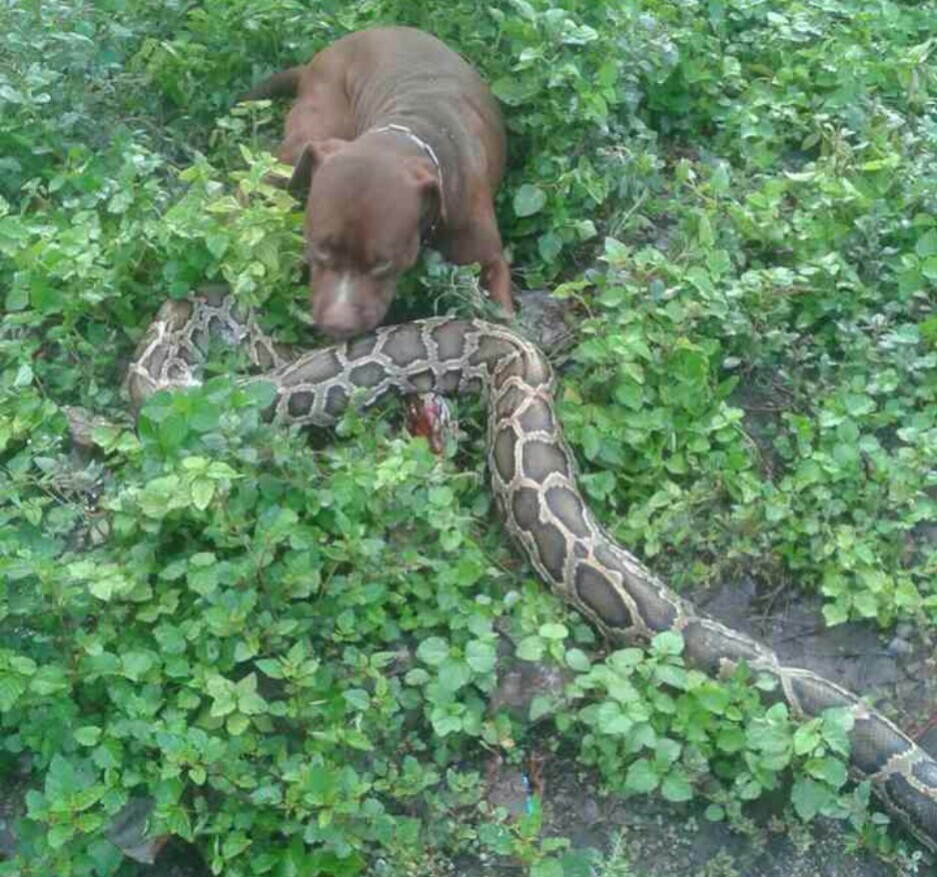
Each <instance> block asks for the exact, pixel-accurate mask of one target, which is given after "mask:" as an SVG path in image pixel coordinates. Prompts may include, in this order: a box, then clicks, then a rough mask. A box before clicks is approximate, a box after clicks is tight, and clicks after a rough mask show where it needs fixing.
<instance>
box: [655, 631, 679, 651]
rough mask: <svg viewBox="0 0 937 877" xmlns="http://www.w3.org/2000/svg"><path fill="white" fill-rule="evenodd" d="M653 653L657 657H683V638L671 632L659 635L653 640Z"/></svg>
mask: <svg viewBox="0 0 937 877" xmlns="http://www.w3.org/2000/svg"><path fill="white" fill-rule="evenodd" d="M651 652H652V653H653V654H655V655H682V654H683V637H682V636H680V634H679V633H677V632H676V631H671V630H666V631H664V632H663V633H659V634H657V636H655V637H654V639H653V640H651Z"/></svg>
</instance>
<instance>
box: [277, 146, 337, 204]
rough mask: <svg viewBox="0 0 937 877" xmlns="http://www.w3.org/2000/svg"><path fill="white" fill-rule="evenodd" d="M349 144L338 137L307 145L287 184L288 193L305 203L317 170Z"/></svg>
mask: <svg viewBox="0 0 937 877" xmlns="http://www.w3.org/2000/svg"><path fill="white" fill-rule="evenodd" d="M347 144H348V141H347V140H339V139H338V138H337V137H333V138H331V139H330V140H316V141H310V142H309V143H307V144H306V146H305V148H304V149H303V151H302V155H300V156H299V161H297V162H296V167H295V168H293V176H291V177H290V181H289V183H288V184H287V187H286V188H287V191H288V192H289V193H290V194H291V195H292V196H293V197H294V198H295V199H296V200H297V201H302V202H304V203H305V201H306V197H307V196H308V195H309V186H310V185H312V175H313V174H314V173H315V172H316V169H317V168H318V167H319V166H320V165H321V164H322V163H323V162H324V161H328V159H329V158H330V157H331V156H333V155H335V153H336V152H339V151H341V150H342V149H343V148H344V147H345V146H346V145H347Z"/></svg>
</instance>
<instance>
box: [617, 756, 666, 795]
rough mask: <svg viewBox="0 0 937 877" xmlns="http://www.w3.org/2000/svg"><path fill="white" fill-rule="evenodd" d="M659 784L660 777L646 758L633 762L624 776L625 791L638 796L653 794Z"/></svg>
mask: <svg viewBox="0 0 937 877" xmlns="http://www.w3.org/2000/svg"><path fill="white" fill-rule="evenodd" d="M659 783H660V777H659V776H658V775H657V772H656V771H655V770H654V767H653V765H652V764H651V762H649V761H648V760H647V759H646V758H639V759H638V760H637V761H636V762H634V764H632V765H631V766H630V767H629V768H628V773H627V775H626V776H625V789H626V790H627V791H629V792H636V793H638V794H646V793H647V792H653V791H654V789H656V788H657V786H658V785H659Z"/></svg>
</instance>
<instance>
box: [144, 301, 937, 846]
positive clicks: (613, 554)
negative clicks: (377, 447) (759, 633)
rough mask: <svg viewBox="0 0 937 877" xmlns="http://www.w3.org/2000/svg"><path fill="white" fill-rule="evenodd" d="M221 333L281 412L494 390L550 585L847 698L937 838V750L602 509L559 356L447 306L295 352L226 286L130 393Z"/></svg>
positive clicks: (600, 614)
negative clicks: (636, 552)
mask: <svg viewBox="0 0 937 877" xmlns="http://www.w3.org/2000/svg"><path fill="white" fill-rule="evenodd" d="M212 333H215V334H218V335H220V336H222V337H224V338H225V339H226V340H227V341H228V342H230V343H233V344H238V345H243V346H244V347H246V348H247V350H248V352H249V354H250V358H251V360H252V362H253V363H254V364H255V365H257V366H258V367H259V368H261V369H263V370H264V373H263V375H262V377H263V379H265V380H268V381H270V382H271V383H272V384H273V385H274V386H275V387H276V390H277V397H276V400H275V402H274V403H273V406H272V414H273V416H274V417H275V418H276V419H278V420H282V421H286V422H289V423H295V424H301V425H302V424H308V425H312V426H327V425H329V424H330V423H333V422H334V421H335V419H336V418H337V417H338V416H339V415H340V414H341V412H342V411H343V410H344V409H345V408H346V407H347V405H348V404H349V402H350V401H351V400H352V398H353V397H354V400H355V404H356V405H360V406H362V407H365V406H368V405H371V404H373V403H375V402H377V401H378V400H380V399H381V398H383V397H384V396H386V395H387V394H388V393H425V392H438V393H445V394H461V393H469V392H478V391H480V390H483V389H485V390H487V393H488V411H489V415H488V449H489V450H488V465H489V469H490V471H491V483H492V491H493V493H494V496H495V499H496V502H497V505H498V508H499V510H500V511H501V514H502V515H503V516H504V520H505V523H506V524H507V528H508V530H509V531H510V532H511V534H512V535H513V536H514V538H515V539H516V540H517V541H518V542H519V543H520V545H521V546H522V547H523V549H524V552H525V554H526V556H527V557H528V559H529V560H530V562H531V563H532V564H533V566H534V568H535V569H536V570H537V572H538V573H539V574H540V575H541V577H542V578H543V579H544V580H545V581H547V582H548V583H549V584H550V585H551V586H552V588H553V589H554V591H556V593H558V594H559V595H560V596H561V597H563V598H564V599H566V600H568V601H569V602H570V603H572V605H573V606H575V607H576V609H578V610H579V611H580V612H581V613H582V614H583V615H584V616H586V618H588V619H589V620H590V621H591V622H592V623H593V624H594V625H595V626H596V627H597V628H598V629H599V630H600V631H601V632H602V633H603V634H604V635H605V636H606V637H608V638H609V639H610V640H613V641H619V642H621V641H633V640H635V639H644V640H646V639H648V638H649V637H650V636H652V635H654V634H655V633H659V632H661V631H665V630H673V631H679V632H680V633H681V634H682V636H683V639H684V642H685V656H686V657H687V658H688V659H689V660H690V661H691V662H692V663H693V664H695V665H696V666H698V667H700V668H702V669H704V670H706V671H708V672H710V673H718V672H720V671H725V670H731V668H732V667H733V666H734V665H735V664H736V663H737V662H738V661H741V660H744V661H745V662H746V663H747V664H748V665H749V666H750V667H751V668H752V669H754V670H756V671H759V672H764V673H768V674H770V675H771V676H773V677H774V678H775V679H776V680H777V681H778V683H779V686H780V690H781V692H782V693H783V695H784V698H785V700H786V701H787V703H788V705H789V706H790V708H791V710H792V711H793V713H794V714H795V715H798V716H815V715H817V714H818V713H820V712H822V711H823V710H824V709H826V708H828V707H846V708H849V709H850V710H851V711H852V713H853V715H854V716H855V725H854V728H853V731H852V733H851V743H852V748H851V761H852V764H851V766H852V769H853V773H854V775H855V776H857V777H859V778H864V779H870V780H871V782H872V786H873V789H874V790H875V792H876V794H877V795H878V796H879V798H881V800H882V801H883V802H884V804H885V805H886V806H887V807H888V808H889V809H890V810H891V811H892V812H893V813H895V814H896V815H897V816H898V817H899V818H900V819H901V820H902V821H903V823H904V824H905V825H906V826H907V827H908V828H909V829H910V830H911V831H912V832H913V833H914V834H915V836H916V837H917V838H918V839H919V840H920V841H921V842H922V843H923V844H925V845H926V846H927V847H929V848H931V849H934V850H937V761H935V760H934V759H933V758H932V757H931V756H929V755H928V754H927V753H926V752H924V750H922V749H921V748H920V747H919V746H917V745H916V744H915V743H914V742H913V741H912V740H911V739H910V738H908V737H907V736H906V735H905V734H903V733H902V732H901V731H900V730H899V729H898V728H897V727H896V726H895V725H894V724H892V723H891V722H890V721H889V720H888V719H886V718H885V717H884V716H883V715H881V714H880V713H878V712H876V711H875V710H873V709H871V708H869V707H868V706H866V705H865V704H863V703H862V701H861V700H859V698H857V697H856V696H855V695H853V694H851V693H850V692H849V691H847V690H845V689H844V688H841V687H840V686H839V685H837V684H835V683H834V682H831V681H829V680H827V679H824V678H822V677H820V676H817V675H816V674H815V673H812V672H811V671H809V670H800V669H796V668H793V667H784V666H782V665H781V664H780V662H779V659H778V657H777V655H776V654H775V653H774V652H773V651H772V650H770V649H769V648H767V647H766V646H764V645H762V644H761V643H759V642H757V641H756V640H754V639H752V638H750V637H748V636H746V635H745V634H743V633H739V632H738V631H735V630H732V629H730V628H728V627H725V626H724V625H722V624H720V623H719V622H718V621H714V620H712V619H710V618H707V617H705V616H703V615H701V614H700V613H699V612H697V611H696V610H695V609H694V608H693V606H692V605H691V604H689V603H688V602H687V601H685V600H684V599H683V598H681V597H679V596H677V595H676V594H674V593H673V592H672V591H670V590H669V589H668V588H667V586H666V585H665V584H664V583H663V582H661V581H660V580H659V579H657V578H655V576H654V575H653V574H652V573H651V572H650V571H648V570H647V569H646V568H645V567H644V566H643V565H642V564H641V563H640V562H639V561H638V560H637V559H636V558H635V557H633V556H632V555H631V554H630V553H629V552H627V551H626V550H625V549H624V548H622V547H621V546H619V545H617V544H616V543H615V542H614V541H613V540H612V539H611V537H610V536H609V535H608V534H607V533H606V532H605V530H604V529H603V528H602V526H601V525H600V524H599V523H598V521H596V519H595V517H594V516H593V514H592V512H591V511H590V510H589V507H588V506H587V505H586V503H585V501H584V500H583V498H582V495H581V494H580V493H579V490H578V488H577V487H576V465H575V460H574V459H573V455H572V452H571V451H570V449H569V446H568V445H567V444H566V442H565V441H564V439H563V434H562V429H561V427H560V424H559V423H558V422H557V419H556V417H555V415H554V411H553V374H552V370H551V368H550V364H549V363H548V361H547V359H546V357H545V356H544V355H543V353H541V352H540V350H539V349H538V348H537V347H535V346H534V345H533V344H531V343H530V342H529V341H526V340H525V339H524V338H522V337H521V336H519V335H517V334H515V333H514V332H512V331H510V330H508V329H506V328H504V327H503V326H498V325H493V324H490V323H484V322H481V321H479V320H457V319H452V318H446V317H442V318H436V319H429V320H421V321H418V322H414V323H405V324H403V325H399V326H389V327H385V328H382V329H379V330H378V331H377V332H376V333H375V334H373V335H370V336H367V337H364V338H358V339H355V340H353V341H350V342H348V343H345V344H342V345H340V346H337V347H333V348H328V349H323V350H317V351H312V352H308V353H304V354H303V355H301V356H299V357H298V358H295V359H292V360H290V359H289V357H288V355H287V354H286V353H285V352H284V351H283V350H281V349H279V348H277V347H276V346H275V345H274V344H273V343H272V342H271V341H270V339H269V338H267V337H266V336H265V335H264V334H263V333H262V332H261V331H260V329H259V328H258V326H257V325H256V323H255V322H254V320H253V318H252V316H251V315H250V314H249V313H246V314H245V313H240V312H239V311H238V308H237V306H236V305H235V304H234V303H233V300H232V299H231V298H230V297H228V298H217V297H216V298H214V299H205V298H195V299H191V300H187V301H167V302H166V303H165V304H164V305H163V307H162V308H161V309H160V311H159V313H158V314H157V316H156V319H155V320H154V321H153V323H152V324H151V326H150V327H149V329H148V331H147V334H146V336H145V337H144V339H143V340H142V341H141V343H140V346H139V347H138V349H137V354H136V356H135V358H134V361H133V362H132V364H131V366H130V370H129V373H128V389H129V392H130V396H131V399H132V400H133V402H134V405H136V406H138V405H139V404H140V403H141V402H142V401H143V400H144V399H145V398H146V397H147V396H149V395H151V394H152V393H154V392H156V391H157V390H161V389H168V388H172V387H184V386H194V385H196V384H198V382H199V381H198V378H197V375H196V369H197V368H198V366H199V364H200V363H201V362H203V360H204V357H205V353H204V352H205V350H206V349H207V343H208V338H209V335H210V334H212Z"/></svg>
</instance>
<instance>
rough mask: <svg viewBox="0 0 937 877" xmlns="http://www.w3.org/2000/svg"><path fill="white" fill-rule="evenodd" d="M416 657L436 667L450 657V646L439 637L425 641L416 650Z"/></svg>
mask: <svg viewBox="0 0 937 877" xmlns="http://www.w3.org/2000/svg"><path fill="white" fill-rule="evenodd" d="M416 656H417V657H418V658H419V659H420V660H421V661H422V662H423V663H424V664H429V665H430V666H431V667H436V666H438V665H439V664H441V663H442V662H443V661H445V660H446V658H448V657H449V644H448V643H447V642H446V641H445V640H444V639H442V638H441V637H438V636H431V637H429V638H428V639H425V640H423V642H421V643H420V645H419V646H418V648H417V650H416Z"/></svg>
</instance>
